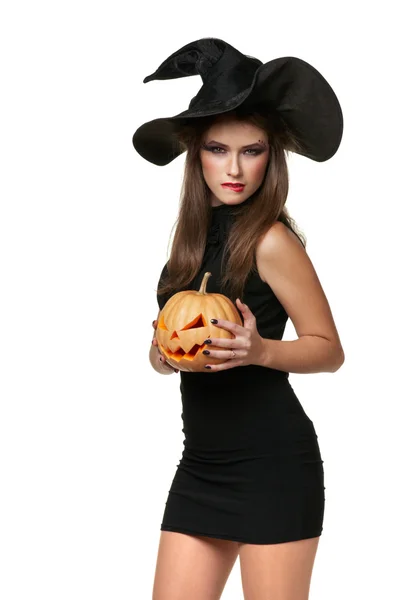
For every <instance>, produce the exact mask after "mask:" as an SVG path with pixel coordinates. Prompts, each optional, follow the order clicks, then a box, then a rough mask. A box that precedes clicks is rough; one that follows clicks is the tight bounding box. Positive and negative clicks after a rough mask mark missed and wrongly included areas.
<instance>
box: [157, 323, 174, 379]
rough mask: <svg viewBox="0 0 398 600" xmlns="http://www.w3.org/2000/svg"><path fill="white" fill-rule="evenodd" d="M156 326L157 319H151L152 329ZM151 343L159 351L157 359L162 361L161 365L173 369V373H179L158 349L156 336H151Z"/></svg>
mask: <svg viewBox="0 0 398 600" xmlns="http://www.w3.org/2000/svg"><path fill="white" fill-rule="evenodd" d="M157 326H158V320H157V319H155V320H154V321H152V327H153V328H154V330H155V331H156V328H157ZM152 345H153V346H157V349H158V352H159V361H160V362H161V363H162V365H163V366H164V367H165V368H166V369H170V371H174V373H179V371H180V370H179V369H175V368H174V367H172V366H171V365H169V363H168V362H167V359H166V357H165V355H164V354H163V352H162V351H161V350H160V349H159V344H158V341H157V339H156V336H155V335H154V336H153V339H152Z"/></svg>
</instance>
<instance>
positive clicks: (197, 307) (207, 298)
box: [156, 272, 242, 373]
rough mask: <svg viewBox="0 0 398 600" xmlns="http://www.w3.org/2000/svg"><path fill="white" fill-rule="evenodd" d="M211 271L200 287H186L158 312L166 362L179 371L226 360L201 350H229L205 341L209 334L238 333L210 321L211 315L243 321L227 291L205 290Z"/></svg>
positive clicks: (226, 335)
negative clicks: (194, 288) (209, 291)
mask: <svg viewBox="0 0 398 600" xmlns="http://www.w3.org/2000/svg"><path fill="white" fill-rule="evenodd" d="M210 276H211V273H210V272H207V273H205V275H204V277H203V280H202V284H201V286H200V289H199V291H196V290H185V291H182V292H177V293H176V294H174V295H173V296H172V297H171V298H170V299H169V300H168V301H167V302H166V304H165V305H164V307H163V309H162V310H161V312H160V313H159V318H158V326H157V329H156V339H157V341H158V344H159V348H160V350H161V351H162V352H163V353H164V355H165V356H166V357H167V362H168V363H169V364H170V365H171V366H173V367H175V368H177V369H180V371H194V372H198V371H203V372H205V373H208V372H209V371H208V370H207V369H205V365H206V364H209V365H210V364H219V363H223V362H225V359H223V358H221V359H220V358H215V357H212V356H211V354H210V356H208V355H207V356H206V354H203V353H202V350H205V349H206V348H207V349H209V350H210V351H211V350H212V349H214V350H227V349H228V348H221V347H220V346H214V345H213V344H209V345H208V344H205V343H204V341H205V340H207V338H211V337H213V338H229V339H233V338H234V337H235V336H234V335H233V334H232V333H230V332H229V331H227V330H226V329H223V328H222V327H217V326H216V325H213V324H212V323H210V319H224V320H226V321H232V322H233V323H238V324H239V325H242V319H241V317H240V314H239V312H238V309H237V308H236V306H235V305H234V304H233V302H231V300H230V299H229V298H227V296H224V294H216V293H208V292H206V285H207V281H208V279H209V277H210Z"/></svg>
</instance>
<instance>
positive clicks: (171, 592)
mask: <svg viewBox="0 0 398 600" xmlns="http://www.w3.org/2000/svg"><path fill="white" fill-rule="evenodd" d="M238 553H239V543H238V542H233V541H229V540H220V539H217V538H210V537H206V536H199V535H188V534H185V533H178V532H174V531H161V534H160V542H159V550H158V556H157V562H156V570H155V579H154V585H153V595H152V600H187V599H188V598H189V600H218V599H219V598H220V596H221V594H222V591H223V589H224V586H225V584H226V582H227V579H228V576H229V574H230V572H231V570H232V567H233V565H234V563H235V561H236V558H237V556H238Z"/></svg>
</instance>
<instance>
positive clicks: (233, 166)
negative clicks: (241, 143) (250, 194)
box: [228, 153, 240, 177]
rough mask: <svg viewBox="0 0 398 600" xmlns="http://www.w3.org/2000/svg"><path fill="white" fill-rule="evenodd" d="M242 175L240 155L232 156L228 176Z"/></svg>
mask: <svg viewBox="0 0 398 600" xmlns="http://www.w3.org/2000/svg"><path fill="white" fill-rule="evenodd" d="M239 173H240V164H239V160H238V154H236V153H235V154H233V153H232V154H231V159H230V162H229V165H228V175H231V176H232V177H237V176H238V175H239Z"/></svg>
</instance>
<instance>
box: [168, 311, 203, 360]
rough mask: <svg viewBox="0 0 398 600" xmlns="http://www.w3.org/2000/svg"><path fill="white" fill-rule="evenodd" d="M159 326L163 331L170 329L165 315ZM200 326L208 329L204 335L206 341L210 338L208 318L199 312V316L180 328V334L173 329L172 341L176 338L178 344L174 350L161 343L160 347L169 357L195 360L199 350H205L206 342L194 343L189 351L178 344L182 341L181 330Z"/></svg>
mask: <svg viewBox="0 0 398 600" xmlns="http://www.w3.org/2000/svg"><path fill="white" fill-rule="evenodd" d="M158 327H159V329H163V331H168V329H167V327H166V324H165V322H164V317H163V315H162V316H161V317H160V319H159V323H158ZM199 328H203V329H206V331H204V332H203V336H204V338H203V342H204V340H205V339H207V338H208V331H207V323H206V319H205V317H204V316H203V314H202V313H201V314H199V315H198V316H197V317H195V318H194V319H193V320H192V321H190V322H189V323H187V324H186V325H185V326H184V327H183V328H182V329H180V330H179V331H180V335H179V334H178V332H177V331H173V333H172V334H171V336H170V341H171V340H175V341H176V342H177V346H176V347H175V348H174V350H172V349H171V348H166V347H165V346H164V345H163V344H159V345H160V349H161V350H162V352H163V353H164V354H165V355H166V356H167V358H173V359H174V360H176V361H180V360H182V359H183V358H184V359H186V360H193V359H194V358H195V356H196V355H197V354H198V352H200V351H201V350H203V349H204V348H205V346H206V344H204V343H203V342H202V344H194V345H193V346H192V347H191V348H190V349H189V350H188V351H185V350H184V349H183V348H182V347H181V345H179V344H178V341H180V336H181V332H183V331H188V330H190V329H199Z"/></svg>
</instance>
